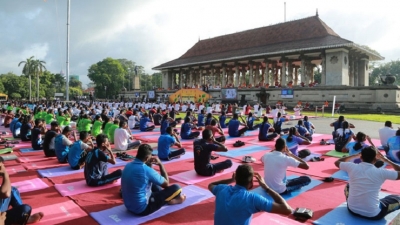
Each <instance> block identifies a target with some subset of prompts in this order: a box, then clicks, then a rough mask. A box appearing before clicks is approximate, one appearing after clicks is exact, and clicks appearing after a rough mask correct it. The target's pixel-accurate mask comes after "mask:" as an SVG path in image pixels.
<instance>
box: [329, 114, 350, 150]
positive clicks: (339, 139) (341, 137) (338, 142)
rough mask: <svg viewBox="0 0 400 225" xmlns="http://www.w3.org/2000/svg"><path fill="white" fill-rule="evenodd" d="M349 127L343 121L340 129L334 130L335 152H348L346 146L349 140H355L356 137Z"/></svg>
mask: <svg viewBox="0 0 400 225" xmlns="http://www.w3.org/2000/svg"><path fill="white" fill-rule="evenodd" d="M349 126H350V125H349V122H347V121H343V123H342V128H339V129H337V130H336V133H335V135H334V137H335V138H334V139H333V140H334V141H335V150H336V151H338V152H348V150H347V148H346V146H347V144H348V143H350V141H351V139H354V140H356V136H355V135H354V133H353V131H352V130H351V129H350V127H349Z"/></svg>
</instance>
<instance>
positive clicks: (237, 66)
mask: <svg viewBox="0 0 400 225" xmlns="http://www.w3.org/2000/svg"><path fill="white" fill-rule="evenodd" d="M235 75H236V77H235V78H236V79H235V87H239V86H240V72H239V64H238V63H235Z"/></svg>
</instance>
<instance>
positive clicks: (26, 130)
mask: <svg viewBox="0 0 400 225" xmlns="http://www.w3.org/2000/svg"><path fill="white" fill-rule="evenodd" d="M31 130H32V125H31V124H30V123H24V124H22V125H21V133H20V136H21V140H22V141H30V136H31Z"/></svg>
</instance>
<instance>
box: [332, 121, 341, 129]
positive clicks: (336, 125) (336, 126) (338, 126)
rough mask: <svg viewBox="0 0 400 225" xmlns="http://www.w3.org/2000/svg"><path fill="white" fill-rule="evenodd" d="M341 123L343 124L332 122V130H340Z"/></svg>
mask: <svg viewBox="0 0 400 225" xmlns="http://www.w3.org/2000/svg"><path fill="white" fill-rule="evenodd" d="M342 123H343V122H340V123H339V121H336V122H334V123H333V129H335V131H336V130H337V129H339V128H342Z"/></svg>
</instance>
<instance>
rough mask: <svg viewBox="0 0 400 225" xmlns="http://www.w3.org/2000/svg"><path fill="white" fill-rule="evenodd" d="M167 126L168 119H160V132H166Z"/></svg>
mask: <svg viewBox="0 0 400 225" xmlns="http://www.w3.org/2000/svg"><path fill="white" fill-rule="evenodd" d="M167 127H169V121H168V120H163V121H161V127H160V132H161V134H166V133H167Z"/></svg>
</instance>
